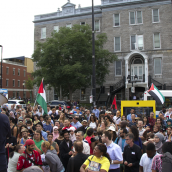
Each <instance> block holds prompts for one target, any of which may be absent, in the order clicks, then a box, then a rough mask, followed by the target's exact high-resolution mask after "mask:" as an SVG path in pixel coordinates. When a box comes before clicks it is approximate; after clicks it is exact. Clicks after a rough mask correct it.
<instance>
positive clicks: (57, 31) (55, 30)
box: [54, 25, 59, 33]
mask: <svg viewBox="0 0 172 172" xmlns="http://www.w3.org/2000/svg"><path fill="white" fill-rule="evenodd" d="M55 27H58V31H57V30H56V29H55ZM54 31H56V32H57V33H58V32H59V25H56V26H54Z"/></svg>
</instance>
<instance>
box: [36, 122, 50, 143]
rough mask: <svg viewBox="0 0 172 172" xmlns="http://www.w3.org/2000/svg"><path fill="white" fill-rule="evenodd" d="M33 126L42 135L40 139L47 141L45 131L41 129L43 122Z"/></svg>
mask: <svg viewBox="0 0 172 172" xmlns="http://www.w3.org/2000/svg"><path fill="white" fill-rule="evenodd" d="M35 128H36V130H37V131H41V135H42V137H43V138H42V139H43V140H44V141H48V139H47V133H46V132H45V131H43V124H42V123H41V122H38V123H37V124H36V125H35Z"/></svg>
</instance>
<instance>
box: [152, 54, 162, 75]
mask: <svg viewBox="0 0 172 172" xmlns="http://www.w3.org/2000/svg"><path fill="white" fill-rule="evenodd" d="M155 59H161V73H159V74H155ZM153 63H154V75H162V58H161V57H155V58H153Z"/></svg>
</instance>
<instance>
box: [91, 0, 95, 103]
mask: <svg viewBox="0 0 172 172" xmlns="http://www.w3.org/2000/svg"><path fill="white" fill-rule="evenodd" d="M94 30H95V29H94V0H92V64H93V76H92V86H93V87H92V95H93V105H96V70H95V33H94V32H95V31H94Z"/></svg>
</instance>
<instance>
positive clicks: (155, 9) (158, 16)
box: [152, 8, 160, 23]
mask: <svg viewBox="0 0 172 172" xmlns="http://www.w3.org/2000/svg"><path fill="white" fill-rule="evenodd" d="M153 10H158V19H159V21H158V22H154V16H153ZM152 23H160V16H159V9H158V8H154V9H152Z"/></svg>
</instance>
